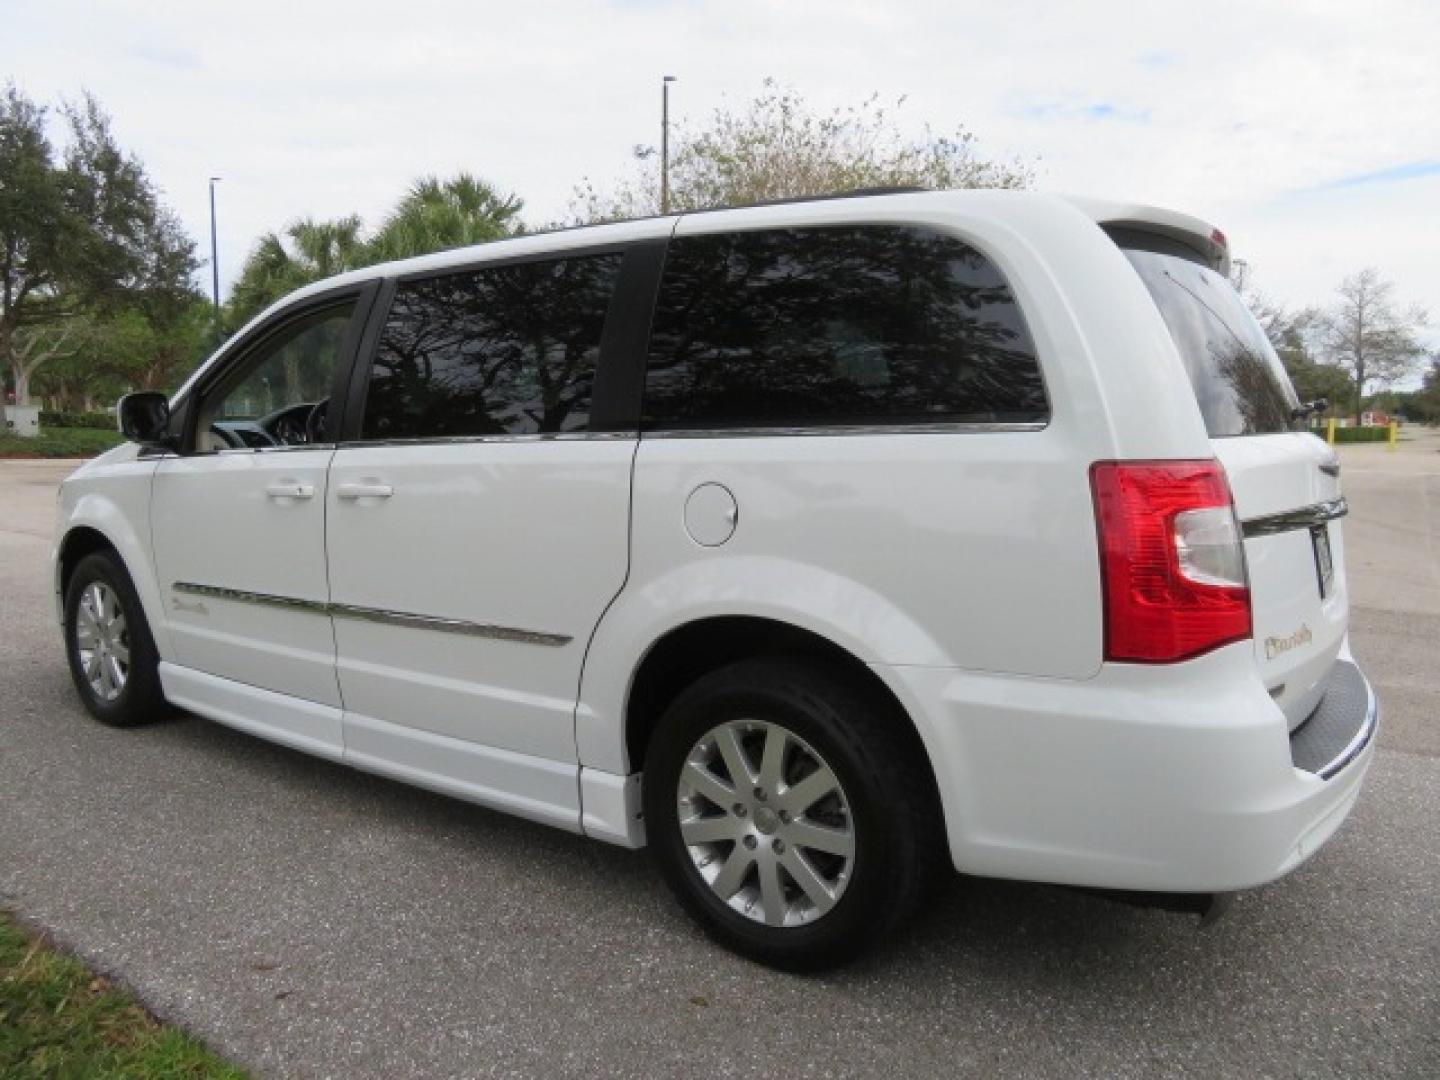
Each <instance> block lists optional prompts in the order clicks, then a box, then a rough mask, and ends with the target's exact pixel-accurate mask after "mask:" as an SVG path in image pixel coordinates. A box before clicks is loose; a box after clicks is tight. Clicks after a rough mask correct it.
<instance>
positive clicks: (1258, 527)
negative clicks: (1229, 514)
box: [1240, 495, 1350, 539]
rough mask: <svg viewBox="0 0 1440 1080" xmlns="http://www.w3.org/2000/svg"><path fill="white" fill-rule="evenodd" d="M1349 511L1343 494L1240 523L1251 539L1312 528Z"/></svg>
mask: <svg viewBox="0 0 1440 1080" xmlns="http://www.w3.org/2000/svg"><path fill="white" fill-rule="evenodd" d="M1349 512H1350V507H1349V504H1347V503H1346V502H1345V497H1344V496H1343V495H1342V496H1341V497H1340V498H1338V499H1328V500H1326V501H1325V502H1318V503H1315V504H1314V505H1312V506H1303V507H1301V508H1300V509H1299V510H1287V511H1285V513H1283V514H1267V515H1266V516H1264V517H1256V518H1250V519H1249V520H1248V521H1243V522H1241V523H1240V524H1241V528H1242V529H1243V530H1244V532H1245V537H1246V539H1249V538H1250V537H1254V536H1273V535H1275V534H1276V533H1282V532H1290V531H1291V530H1292V529H1311V528H1314V527H1315V526H1316V525H1323V524H1325V523H1326V522H1327V521H1334V520H1335V519H1336V518H1342V517H1344V516H1345V515H1346V514H1348V513H1349Z"/></svg>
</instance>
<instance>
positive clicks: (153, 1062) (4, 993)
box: [0, 432, 245, 1080]
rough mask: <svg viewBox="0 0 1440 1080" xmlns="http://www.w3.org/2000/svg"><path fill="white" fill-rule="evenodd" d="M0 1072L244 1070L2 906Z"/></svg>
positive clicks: (238, 1077)
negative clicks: (17, 920)
mask: <svg viewBox="0 0 1440 1080" xmlns="http://www.w3.org/2000/svg"><path fill="white" fill-rule="evenodd" d="M101 434H104V433H103V432H102V433H101ZM0 1076H3V1077H5V1078H6V1080H39V1078H41V1077H73V1078H75V1080H99V1078H100V1077H116V1078H119V1077H124V1078H126V1080H160V1078H162V1077H186V1078H189V1077H224V1078H227V1080H243V1077H244V1076H245V1074H244V1073H242V1072H241V1071H240V1070H239V1069H236V1068H235V1067H233V1066H231V1065H228V1064H226V1063H225V1062H224V1061H222V1060H221V1059H220V1058H218V1057H216V1056H215V1055H214V1054H212V1053H211V1052H210V1051H209V1050H207V1049H206V1048H205V1047H204V1045H203V1044H201V1043H200V1042H199V1041H198V1040H196V1039H194V1038H192V1037H191V1036H189V1035H186V1034H185V1033H184V1032H183V1031H179V1030H178V1029H176V1028H172V1027H167V1026H165V1025H164V1024H162V1023H160V1022H159V1021H157V1020H156V1019H155V1018H154V1017H152V1016H151V1015H150V1014H149V1013H147V1012H146V1011H145V1010H144V1008H142V1007H141V1006H140V1005H139V1004H138V1003H137V1002H136V1001H135V999H134V998H132V997H130V996H129V995H128V994H125V993H122V992H121V991H119V990H117V989H116V988H115V987H113V986H111V985H110V983H109V982H107V981H106V980H105V979H103V978H100V977H98V976H96V975H93V974H91V973H90V972H89V971H87V970H86V969H85V967H84V965H82V964H80V963H79V962H77V961H75V960H72V959H71V958H70V957H68V956H65V955H64V954H63V953H59V952H56V951H55V950H54V949H53V948H51V947H50V946H49V945H48V943H47V942H45V941H44V940H43V939H40V938H37V937H35V936H34V935H32V934H30V933H27V932H26V931H25V930H22V929H21V928H20V927H19V926H18V925H16V923H15V922H14V921H13V920H12V919H11V918H10V917H9V916H8V915H7V914H5V913H4V912H0Z"/></svg>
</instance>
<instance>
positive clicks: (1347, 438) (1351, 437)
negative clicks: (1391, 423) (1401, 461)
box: [1320, 427, 1390, 443]
mask: <svg viewBox="0 0 1440 1080" xmlns="http://www.w3.org/2000/svg"><path fill="white" fill-rule="evenodd" d="M1320 435H1321V437H1322V438H1323V437H1324V435H1325V433H1324V431H1323V430H1322V431H1321V433H1320ZM1388 438H1390V429H1389V428H1388V427H1337V428H1336V429H1335V441H1336V442H1337V443H1342V442H1345V443H1349V442H1384V441H1385V440H1386V439H1388Z"/></svg>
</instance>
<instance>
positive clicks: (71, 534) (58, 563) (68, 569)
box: [55, 525, 134, 605]
mask: <svg viewBox="0 0 1440 1080" xmlns="http://www.w3.org/2000/svg"><path fill="white" fill-rule="evenodd" d="M97 551H110V552H113V553H114V554H115V557H116V558H118V559H120V561H121V562H122V563H123V562H124V561H125V559H124V556H122V555H121V554H120V551H119V549H118V548H117V547H116V546H115V545H114V544H113V543H111V542H110V538H109V537H108V536H106V535H105V534H104V533H103V532H101V531H100V530H99V529H97V528H95V527H94V526H91V525H76V526H75V527H73V528H72V529H70V530H69V531H68V532H66V533H65V535H64V537H62V538H61V540H60V544H59V547H58V548H57V549H56V552H55V592H56V594H57V595H58V596H59V598H60V603H61V604H62V605H63V604H64V602H65V590H66V589H68V588H69V587H70V576H71V575H72V574H74V573H75V567H76V566H77V565H79V563H80V560H81V559H83V558H85V556H86V555H92V554H94V553H95V552H97ZM126 569H127V570H128V569H129V568H128V567H127V568H126ZM130 576H131V577H132V578H133V577H134V575H133V574H131V575H130Z"/></svg>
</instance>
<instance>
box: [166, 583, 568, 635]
mask: <svg viewBox="0 0 1440 1080" xmlns="http://www.w3.org/2000/svg"><path fill="white" fill-rule="evenodd" d="M171 589H172V590H173V591H174V592H177V593H185V594H187V595H190V596H208V597H211V598H212V599H215V600H234V601H237V602H239V603H244V604H261V605H264V606H267V607H278V608H285V609H287V610H290V611H305V612H309V613H311V614H314V615H330V616H332V617H334V618H337V619H358V620H361V621H364V622H374V623H384V624H386V625H389V626H406V627H411V628H414V629H420V630H438V631H440V632H442V633H447V634H466V635H469V636H471V637H483V638H492V639H494V640H497V641H516V642H521V643H522V644H526V645H547V646H550V647H558V646H561V645H568V644H569V643H570V642H571V641H572V640H574V639H573V638H572V637H571V636H570V635H569V634H551V633H546V632H545V631H542V630H525V629H522V628H520V627H514V626H497V625H495V624H492V623H477V622H469V621H467V620H465V619H450V618H445V617H443V616H439V615H417V614H415V613H414V612H409V611H391V610H389V609H387V608H372V607H363V606H361V605H359V604H336V603H330V602H327V601H324V600H303V599H301V598H299V597H294V596H277V595H276V594H274V593H262V592H252V591H249V590H246V589H227V588H224V587H222V586H219V585H200V584H197V583H195V582H193V581H177V582H175V583H174V584H173V585H172V586H171ZM177 603H178V602H177Z"/></svg>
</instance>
